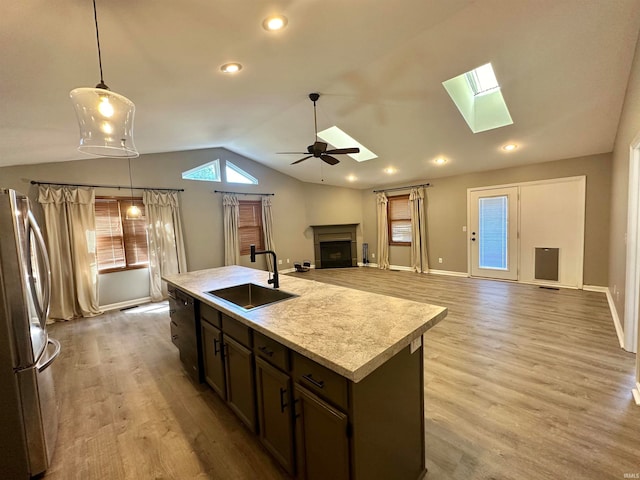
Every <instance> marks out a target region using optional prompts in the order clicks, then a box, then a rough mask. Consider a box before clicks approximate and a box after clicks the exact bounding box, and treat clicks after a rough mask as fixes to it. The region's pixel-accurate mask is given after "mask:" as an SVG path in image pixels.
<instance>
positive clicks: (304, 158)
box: [291, 155, 313, 165]
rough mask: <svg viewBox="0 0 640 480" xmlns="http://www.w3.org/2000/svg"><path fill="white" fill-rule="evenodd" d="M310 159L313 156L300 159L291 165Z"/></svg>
mask: <svg viewBox="0 0 640 480" xmlns="http://www.w3.org/2000/svg"><path fill="white" fill-rule="evenodd" d="M311 157H313V155H309V156H307V157H304V158H301V159H300V160H296V161H295V162H293V163H292V164H291V165H295V164H296V163H300V162H302V161H304V160H306V159H307V158H311Z"/></svg>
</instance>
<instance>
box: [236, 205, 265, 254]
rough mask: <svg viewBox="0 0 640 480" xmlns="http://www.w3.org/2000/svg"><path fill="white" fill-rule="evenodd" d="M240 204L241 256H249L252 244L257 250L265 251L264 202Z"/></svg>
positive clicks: (239, 232) (239, 235)
mask: <svg viewBox="0 0 640 480" xmlns="http://www.w3.org/2000/svg"><path fill="white" fill-rule="evenodd" d="M239 203H240V218H239V220H238V237H239V238H240V255H249V253H250V251H251V244H253V245H255V246H256V250H264V241H263V235H262V202H261V201H260V200H251V201H250V200H240V202H239Z"/></svg>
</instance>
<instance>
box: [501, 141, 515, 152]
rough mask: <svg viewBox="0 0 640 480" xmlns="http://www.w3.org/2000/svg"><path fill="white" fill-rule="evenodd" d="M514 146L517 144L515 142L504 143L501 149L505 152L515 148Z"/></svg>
mask: <svg viewBox="0 0 640 480" xmlns="http://www.w3.org/2000/svg"><path fill="white" fill-rule="evenodd" d="M516 148H518V145H516V144H515V143H508V144H506V145H503V146H502V149H503V150H504V151H506V152H511V151H513V150H515V149H516Z"/></svg>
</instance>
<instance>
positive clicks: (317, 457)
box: [294, 384, 350, 480]
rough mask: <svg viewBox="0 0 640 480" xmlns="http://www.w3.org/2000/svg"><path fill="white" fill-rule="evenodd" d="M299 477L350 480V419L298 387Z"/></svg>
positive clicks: (297, 446)
mask: <svg viewBox="0 0 640 480" xmlns="http://www.w3.org/2000/svg"><path fill="white" fill-rule="evenodd" d="M294 388H295V400H294V402H295V415H296V452H297V460H298V462H297V466H298V478H300V479H305V480H325V479H327V478H331V479H332V480H348V479H349V478H350V477H349V435H348V433H349V432H348V426H349V422H348V418H347V415H346V414H344V413H343V412H341V411H339V410H337V409H335V408H334V407H332V406H331V405H329V404H328V403H327V402H325V401H324V400H322V399H321V398H320V397H318V396H317V395H314V394H313V393H311V392H310V391H309V390H307V389H306V388H304V387H302V386H301V385H299V384H296V385H295V387H294Z"/></svg>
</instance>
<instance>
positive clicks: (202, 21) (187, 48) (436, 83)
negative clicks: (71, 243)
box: [0, 0, 640, 188]
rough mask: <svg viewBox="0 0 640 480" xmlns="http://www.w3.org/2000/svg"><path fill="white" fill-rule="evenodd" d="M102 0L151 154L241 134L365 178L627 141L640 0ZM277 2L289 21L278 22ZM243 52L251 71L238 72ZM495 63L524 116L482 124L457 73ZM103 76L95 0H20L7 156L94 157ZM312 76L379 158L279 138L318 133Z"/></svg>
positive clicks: (414, 176)
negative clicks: (84, 117) (622, 123)
mask: <svg viewBox="0 0 640 480" xmlns="http://www.w3.org/2000/svg"><path fill="white" fill-rule="evenodd" d="M96 3H97V10H98V21H99V26H100V40H101V47H102V60H103V67H104V80H105V82H106V83H107V85H109V87H111V89H112V90H113V91H115V92H118V93H120V94H122V95H125V96H126V97H128V98H130V99H131V100H132V101H133V102H134V103H135V104H136V118H135V132H134V136H135V143H136V146H137V148H138V150H139V151H140V153H141V154H148V153H156V152H167V151H181V150H192V149H202V148H208V147H217V146H224V147H226V148H228V149H230V150H233V151H236V152H238V153H240V154H242V155H245V156H246V157H248V158H251V159H253V160H256V161H258V162H260V163H263V164H265V165H267V166H269V167H271V168H274V169H276V170H278V171H281V172H283V173H285V174H288V175H291V176H293V177H296V178H298V179H300V180H303V181H308V182H320V181H321V180H324V183H326V184H333V185H344V186H351V187H355V188H368V187H371V186H374V185H381V184H389V183H397V182H404V181H413V180H429V179H432V178H436V177H439V176H447V175H454V174H460V173H466V172H472V171H480V170H488V169H495V168H502V167H507V166H512V165H520V164H529V163H536V162H544V161H548V160H556V159H561V158H569V157H576V156H581V155H588V154H595V153H603V152H609V151H611V150H612V148H613V142H614V139H615V135H616V129H617V125H618V121H619V118H620V112H621V108H622V104H623V101H624V96H625V89H626V86H627V81H628V78H629V72H630V67H631V62H632V59H633V55H634V49H635V45H636V41H637V39H638V31H639V28H640V0H482V1H479V0H477V1H472V0H401V1H390V0H385V1H382V0H376V1H373V0H349V1H344V0H322V1H321V0H273V1H263V0H251V1H244V2H243V1H238V0H216V1H210V0H181V1H180V2H175V1H168V0H156V1H151V0H134V1H132V0H109V1H107V0H96ZM273 13H281V14H284V15H285V16H286V17H287V18H288V26H287V28H285V29H284V30H282V31H279V32H267V31H265V30H264V29H263V28H262V21H263V19H264V18H265V17H267V16H268V15H270V14H273ZM230 61H237V62H240V63H241V64H242V65H243V69H242V70H241V71H240V72H239V73H238V74H235V75H230V74H224V73H222V72H221V71H220V66H221V65H222V64H224V63H227V62H230ZM487 62H491V63H492V65H493V67H494V70H495V73H496V76H497V79H498V81H499V83H500V85H501V90H502V94H503V96H504V98H505V100H506V103H507V105H508V107H509V110H510V113H511V116H512V118H513V120H514V123H513V125H510V126H507V127H503V128H499V129H495V130H490V131H487V132H482V133H476V134H473V133H472V132H471V130H470V129H469V127H468V126H467V125H466V123H465V121H464V119H463V118H462V116H461V115H460V113H459V112H458V110H457V108H456V107H455V105H454V104H453V102H452V101H451V99H450V98H449V96H448V95H447V92H446V91H445V89H444V88H443V86H442V82H443V81H445V80H447V79H449V78H452V77H454V76H456V75H459V74H461V73H463V72H466V71H468V70H471V69H473V68H475V67H478V66H480V65H482V64H485V63H487ZM98 80H99V71H98V62H97V52H96V45H95V30H94V24H93V10H92V3H91V0H58V1H55V2H45V1H42V0H40V1H20V2H5V3H4V4H3V7H2V15H1V18H0V97H1V99H2V100H1V101H2V105H1V108H0V166H4V165H20V164H27V163H44V162H57V161H67V160H77V159H81V158H86V157H85V156H84V155H83V154H81V153H79V152H78V151H77V150H76V146H77V142H78V127H77V122H76V119H75V114H74V111H73V108H72V105H71V102H70V101H69V97H68V94H69V91H70V90H71V89H72V88H75V87H80V86H90V87H92V86H95V84H97V83H98ZM310 92H319V93H320V94H321V97H320V99H319V101H318V110H317V111H318V127H319V129H320V130H322V129H324V128H327V127H330V126H333V125H337V126H338V127H340V128H341V129H342V130H344V131H346V132H347V133H348V134H350V135H351V136H352V137H354V138H355V139H357V140H358V141H359V142H361V143H363V144H364V145H366V146H367V147H368V148H370V149H371V150H373V151H374V152H375V153H376V154H377V155H378V158H377V159H374V160H370V161H367V162H362V163H358V162H356V161H355V160H352V159H351V158H349V157H348V156H340V160H341V162H340V163H339V164H338V165H336V166H328V165H326V164H321V162H320V160H319V159H316V158H312V159H309V160H307V161H305V162H303V163H301V164H298V165H290V163H291V162H292V161H294V160H297V158H299V157H296V156H295V155H279V154H277V153H276V152H281V151H305V150H306V147H307V145H310V144H311V143H313V141H314V124H313V106H312V103H311V102H310V100H309V99H308V97H307V95H308V94H309V93H310ZM506 143H516V144H518V148H517V149H516V150H515V151H513V152H510V153H507V152H505V151H504V150H502V148H501V147H502V145H504V144H506ZM440 156H443V157H444V158H446V159H447V163H445V164H444V165H443V166H437V165H435V163H434V159H435V158H437V157H440ZM105 161H109V160H108V159H105ZM387 167H393V168H394V169H395V170H396V172H395V173H394V174H392V175H389V174H387V173H385V172H384V169H385V168H387ZM349 175H353V176H354V177H356V178H357V179H356V180H355V181H353V182H349V181H348V180H347V177H348V176H349Z"/></svg>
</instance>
